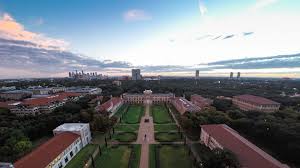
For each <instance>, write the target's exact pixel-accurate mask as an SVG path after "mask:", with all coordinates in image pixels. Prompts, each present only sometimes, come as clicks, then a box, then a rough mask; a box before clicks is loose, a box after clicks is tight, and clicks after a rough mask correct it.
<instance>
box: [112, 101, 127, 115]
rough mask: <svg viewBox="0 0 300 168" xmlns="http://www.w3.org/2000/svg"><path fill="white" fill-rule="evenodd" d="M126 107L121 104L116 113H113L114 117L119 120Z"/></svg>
mask: <svg viewBox="0 0 300 168" xmlns="http://www.w3.org/2000/svg"><path fill="white" fill-rule="evenodd" d="M127 107H128V104H123V105H122V106H121V107H120V108H119V109H118V111H117V112H116V113H115V115H114V116H115V117H117V118H119V117H121V115H122V114H123V113H124V112H125V110H126V108H127Z"/></svg>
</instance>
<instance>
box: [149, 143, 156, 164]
mask: <svg viewBox="0 0 300 168" xmlns="http://www.w3.org/2000/svg"><path fill="white" fill-rule="evenodd" d="M155 167H156V166H155V145H154V144H150V145H149V168H155Z"/></svg>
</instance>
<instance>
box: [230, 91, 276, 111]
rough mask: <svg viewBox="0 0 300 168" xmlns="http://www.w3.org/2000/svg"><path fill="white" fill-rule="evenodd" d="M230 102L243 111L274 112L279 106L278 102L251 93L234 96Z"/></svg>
mask: <svg viewBox="0 0 300 168" xmlns="http://www.w3.org/2000/svg"><path fill="white" fill-rule="evenodd" d="M232 103H233V104H234V105H236V106H237V107H238V108H240V109H241V110H244V111H261V112H275V111H278V110H279V108H280V103H277V102H274V101H272V100H270V99H266V98H263V97H259V96H253V95H240V96H234V97H233V98H232Z"/></svg>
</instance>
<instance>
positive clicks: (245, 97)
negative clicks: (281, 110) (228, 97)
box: [233, 95, 280, 105]
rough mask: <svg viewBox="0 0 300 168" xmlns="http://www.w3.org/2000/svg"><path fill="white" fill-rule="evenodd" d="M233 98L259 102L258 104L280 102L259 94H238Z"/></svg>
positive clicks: (275, 103)
mask: <svg viewBox="0 0 300 168" xmlns="http://www.w3.org/2000/svg"><path fill="white" fill-rule="evenodd" d="M233 98H234V99H240V100H244V101H246V102H250V103H253V104H259V105H280V103H277V102H275V101H272V100H270V99H266V98H264V97H259V96H253V95H240V96H234V97H233Z"/></svg>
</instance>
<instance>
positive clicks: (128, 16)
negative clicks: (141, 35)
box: [123, 9, 152, 21]
mask: <svg viewBox="0 0 300 168" xmlns="http://www.w3.org/2000/svg"><path fill="white" fill-rule="evenodd" d="M123 19H124V20H125V21H143V20H151V19H152V17H151V15H150V14H148V13H147V12H145V11H143V10H140V9H131V10H128V11H126V12H125V13H124V14H123Z"/></svg>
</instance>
